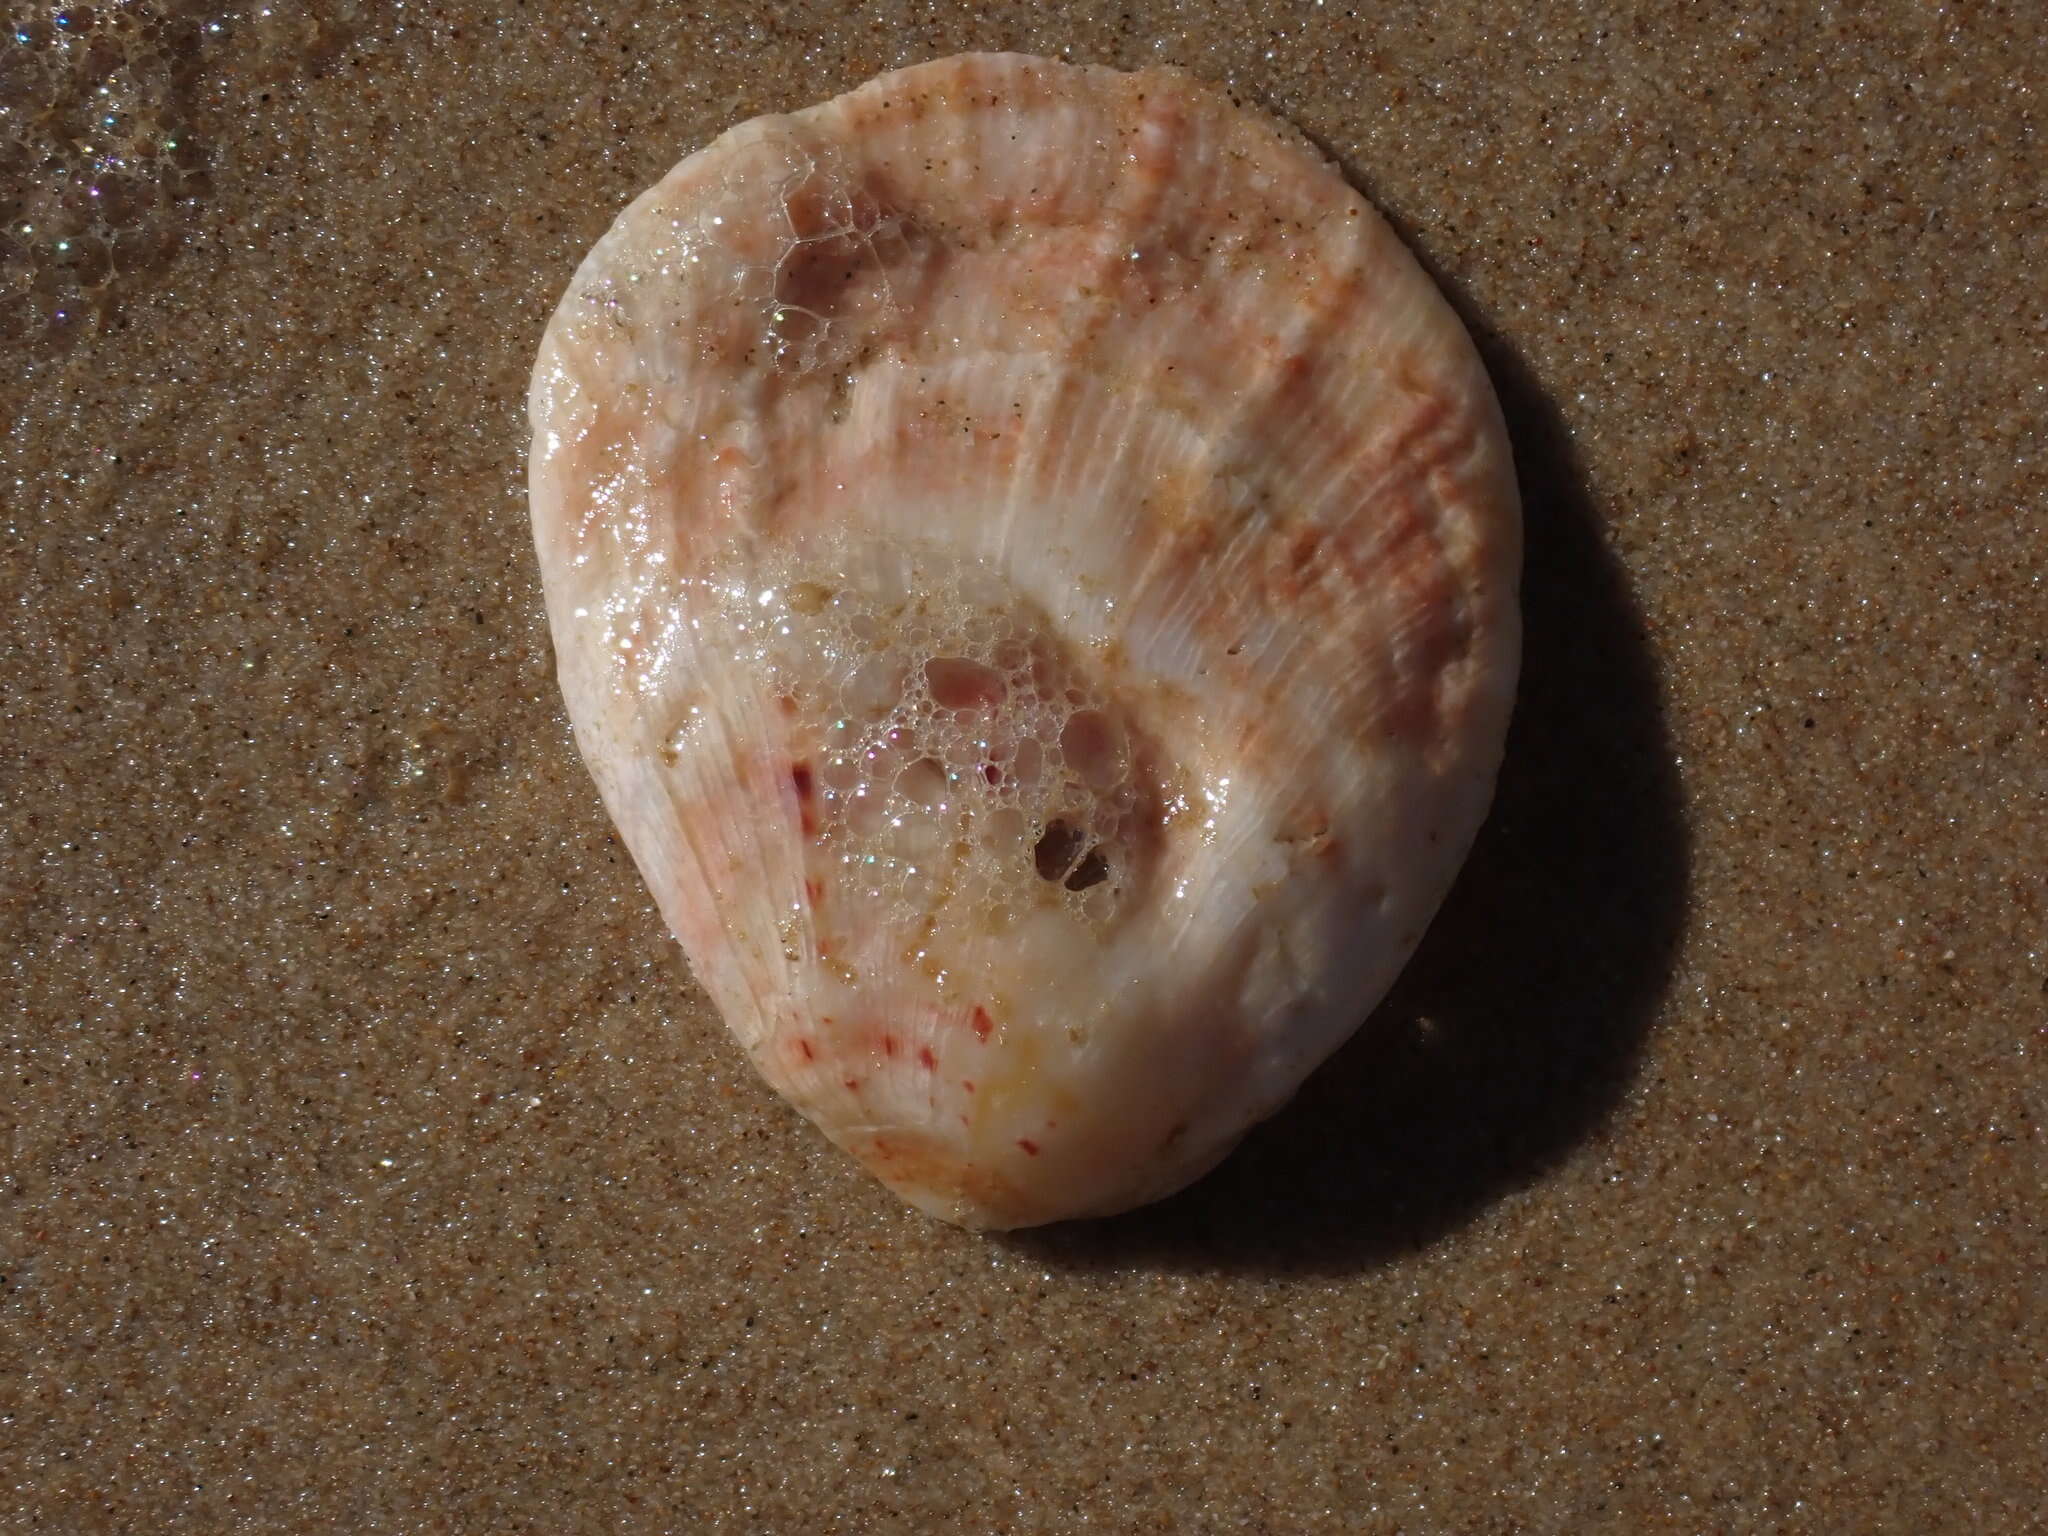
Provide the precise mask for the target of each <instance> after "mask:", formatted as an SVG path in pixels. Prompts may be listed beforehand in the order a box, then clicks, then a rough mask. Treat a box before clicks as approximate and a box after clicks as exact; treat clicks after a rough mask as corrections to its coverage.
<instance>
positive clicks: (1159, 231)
mask: <svg viewBox="0 0 2048 1536" xmlns="http://www.w3.org/2000/svg"><path fill="white" fill-rule="evenodd" d="M531 410H532V420H533V433H534V437H533V453H532V464H531V490H532V508H533V522H534V534H535V539H536V541H537V544H538V548H539V555H540V562H541V569H542V573H543V576H544V580H545V586H546V594H547V606H548V613H549V618H550V622H551V625H552V629H553V635H554V641H555V646H556V651H557V656H558V662H559V667H560V676H561V684H562V690H563V694H564V697H565V698H566V700H567V704H568V710H569V715H570V718H571V720H572V721H573V722H574V725H575V730H576V738H577V741H578V743H579V745H580V747H581V750H582V752H583V755H584V757H585V758H586V760H587V761H588V763H589V766H590V769H591V772H592V774H593V775H594V777H595V778H596V780H597V784H598V788H599V790H600V792H601V793H602V795H603V798H604V803H605V805H606V807H607V808H608V809H609V810H610V813H611V815H612V817H613V819H614V820H615V821H616V823H617V825H618V828H619V830H620V832H621V834H622V835H623V837H624V839H625V842H626V845H627V847H628V848H629V849H630V850H631V851H632V854H633V857H634V858H635V860H636V861H637V862H638V864H639V867H640V870H641V872H642V874H643V875H644V876H645V878H646V881H647V884H648V886H649V887H650V889H651V890H652V892H653V895H654V898H655V900H656V901H657V902H658V903H659V905H660V908H661V911H662V914H663V915H664V917H665V918H666V919H667V921H668V923H669V925H670V926H671V928H672V929H673V930H674V932H675V934H676V936H677V937H678V938H679V939H680V940H681V942H682V944H683V946H684V948H685V949H686V951H687V952H688V955H689V958H690V960H691V963H692V965H693V967H694V969H695V972H696V974H697V976H698V978H699V979H700V981H701V982H702V984H703V986H704V988H705V989H706V991H707V992H708V993H709V994H710V996H711V998H712V999H713V1001H714V1002H715V1003H716V1005H717V1007H718V1008H719V1010H720V1012H721V1013H722V1014H723V1015H724V1018H725V1020H726V1023H727V1024H728V1025H729V1026H730V1028H731V1030H732V1033H733V1034H734V1036H735V1037H737V1039H738V1040H739V1042H740V1044H741V1045H742V1046H743V1047H744V1048H745V1050H746V1051H747V1053H748V1055H749V1056H750V1057H751V1058H752V1060H753V1062H754V1064H755V1066H756V1067H757V1068H758V1069H759V1070H760V1072H761V1074H762V1076H763V1077H765V1078H766V1079H767V1080H768V1082H769V1083H771V1084H773V1085H774V1087H775V1088H776V1089H778V1090H779V1091H780V1092H781V1093H782V1095H783V1096H784V1097H785V1098H787V1099H788V1100H789V1101H790V1102H791V1103H792V1104H794V1105H795V1106H796V1107H797V1108H798V1109H800V1110H801V1111H802V1112H803V1113H804V1114H805V1115H806V1116H808V1117H809V1118H810V1119H811V1121H812V1122H813V1123H815V1124H816V1125H817V1126H818V1128H819V1129H820V1130H822V1131H823V1132H824V1133H825V1134H826V1135H827V1136H828V1137H830V1138H831V1139H832V1140H833V1141H834V1142H836V1143H838V1144H839V1145H840V1146H841V1147H843V1148H845V1149H846V1150H847V1151H848V1152H850V1153H851V1154H852V1155H853V1156H854V1157H856V1158H858V1159H859V1160H860V1161H861V1162H862V1163H864V1164H865V1165H866V1166H867V1167H868V1168H869V1169H871V1170H872V1171H873V1172H874V1173H875V1174H876V1175H877V1176H878V1177H879V1178H880V1179H881V1180H882V1181H883V1182H884V1183H886V1184H887V1185H888V1186H889V1187H890V1188H892V1189H894V1190H895V1191H897V1193H899V1194H900V1195H902V1196H903V1197H904V1198H905V1199H907V1200H909V1201H910V1202H911V1203H912V1204H914V1205H916V1206H918V1207H920V1208H922V1209H923V1210H925V1211H928V1212H930V1213H932V1214H933V1215H936V1216H939V1217H943V1218H944V1219H946V1220H948V1221H952V1222H957V1223H961V1224H963V1225H966V1226H971V1227H990V1228H993V1227H1014V1226H1022V1225H1029V1224H1032V1223H1038V1222H1045V1221H1051V1220H1056V1219H1060V1218H1065V1217H1073V1216H1088V1215H1101V1214H1107V1213H1110V1212H1114V1211H1118V1210H1122V1209H1125V1208H1127V1207H1130V1206H1133V1205H1136V1204H1139V1203H1142V1202H1144V1201H1148V1200H1152V1199H1155V1198H1157V1197H1159V1196H1161V1195H1164V1194H1167V1193H1169V1192H1171V1191H1173V1190H1175V1189H1178V1188H1180V1187H1181V1186H1183V1185H1185V1184H1186V1183H1188V1182H1189V1181H1191V1180H1192V1179H1194V1178H1196V1177H1198V1176H1199V1175H1200V1174H1202V1173H1203V1172H1204V1171H1206V1170H1207V1169H1208V1168H1210V1167H1211V1166H1212V1165H1214V1164H1215V1163H1216V1162H1217V1161H1218V1160H1219V1159H1221V1158H1222V1157H1223V1156H1224V1155H1225V1153H1227V1152H1228V1151H1229V1149H1230V1148H1231V1147H1232V1146H1233V1145H1234V1144H1235V1143H1236V1142H1237V1141H1238V1139H1239V1138H1240V1137H1241V1136H1242V1135H1243V1134H1244V1132H1245V1131H1246V1130H1247V1128H1249V1127H1250V1126H1251V1125H1253V1124H1254V1123H1256V1122H1257V1121H1258V1120H1260V1119H1261V1118H1262V1117H1264V1116H1266V1115H1267V1114H1269V1113H1271V1112H1272V1111H1273V1110H1274V1109H1275V1108H1277V1107H1278V1106H1279V1105H1281V1104H1282V1103H1283V1102H1284V1101H1285V1100H1286V1099H1287V1098H1288V1097H1289V1096H1290V1095H1291V1094H1292V1093H1293V1092H1294V1090H1295V1089H1296V1087H1297V1086H1298V1085H1299V1084H1300V1082H1301V1080H1302V1079H1303V1078H1304V1077H1305V1076H1306V1075H1307V1074H1308V1072H1309V1071H1310V1070H1311V1069H1312V1068H1313V1067H1314V1066H1315V1065H1316V1064H1317V1063H1318V1062H1320V1061H1321V1060H1322V1059H1323V1058H1324V1057H1325V1056H1327V1055H1328V1054H1329V1053H1330V1052H1331V1051H1332V1050H1333V1049H1335V1048H1336V1046H1337V1045H1338V1044H1339V1043H1341V1042H1342V1041H1343V1040H1344V1039H1345V1038H1346V1037H1347V1036H1348V1035H1349V1034H1350V1033H1351V1032H1352V1031H1353V1030H1354V1029H1355V1028H1356V1027H1357V1026H1358V1024H1359V1022H1360V1021H1361V1020H1362V1019H1363V1018H1364V1017H1365V1016H1366V1014H1367V1013H1368V1012H1369V1010H1370V1009H1371V1007H1372V1006H1373V1005H1374V1003H1375V1002H1377V1000H1378V999H1379V998H1380V997H1381V995H1382V994H1383V993H1384V991H1385V990H1386V988H1387V987H1388V986H1389V985H1390V983H1391V982H1392V980H1393V978H1394V976H1395V974H1396V972H1397V971H1398V970H1399V969H1400V967H1401V966H1402V964H1403V963H1404V962H1405V960H1406V958H1407V957H1408V955H1409V953H1410V952H1411V950H1412V949H1413V947H1414V946H1415V944H1416V942H1417V940H1418V939H1419V938H1420V936H1421V933H1422V930H1423V928H1424V926H1425V925H1426V924H1427V922H1428V921H1429V919H1430V916H1431V915H1432V913H1433V912H1434V910H1435V908H1436V906H1437V904H1438V902H1439V901H1440V900H1441V898H1442V896H1443V894H1444V892H1445V890H1446V888H1447V887H1448V885H1449V883H1450V881H1451V878H1452V876H1453V874H1454V873H1455V871H1456V869H1457V866H1458V865H1459V863H1460V862H1461V860H1462V859H1463V857H1464V853H1465V850H1466V848H1467V847H1468V846H1469V844H1470V841H1471V838H1472V836H1473V834H1474V832H1475V831H1476V829H1477V826H1478V823H1479V821H1480V819H1481V818H1482V816H1483V814H1484V812H1485V808H1486V805H1487V802H1488V799H1489V797H1490V795H1491V792H1492V782H1493V777H1494V774H1495V770H1496V768H1497V765H1498V761H1499V757H1500V752H1501V746H1502V738H1503V735H1504V732H1505V727H1506V720H1507V716H1508V712H1509V706H1510V701H1511V698H1512V695H1513V691H1514V683H1515V670H1516V665H1517V653H1518V645H1519V630H1518V617H1517V610H1516V598H1515V583H1516V578H1517V573H1518V569H1519V559H1520V537H1521V535H1520V521H1519V509H1518V504H1517V500H1516V493H1515V486H1514V480H1513V472H1512V468H1511V465H1510V460H1509V454H1508V449H1507V445H1506V440H1505V436H1504V433H1503V430H1502V425H1501V420H1500V414H1499V409H1498V406H1497V404H1496V402H1495V399H1494V397H1493V394H1492V391H1491V389H1490V387H1489V385H1488V383H1487V380H1486V377H1485V374H1484V372H1483V370H1482V368H1481V365H1480V363H1479V361H1478V359H1477V356H1476V354H1475V353H1474V351H1473V348H1472V346H1471V344H1470V341H1469V339H1468V338H1467V337H1466V335H1465V333H1464V331H1463V330H1462V328H1461V327H1460V325H1459V323H1458V321H1457V319H1456V317H1455V316H1454V315H1453V313H1452V311H1451V310H1450V308H1449V307H1448V305H1447V304H1446V303H1445V302H1444V300H1443V299H1442V297H1441V296H1440V295H1439V294H1438V293H1437V292H1436V290H1435V289H1434V287H1433V286H1432V285H1431V283H1430V281H1429V280H1428V278H1427V277H1426V276H1425V275H1424V274H1423V272H1422V271H1421V270H1420V268H1418V267H1417V265H1416V264H1415V262H1414V261H1413V260H1412V259H1411V257H1410V256H1409V255H1408V254H1407V252H1406V251H1405V250H1404V249H1403V248H1402V247H1401V245H1400V244H1399V242H1398V241H1397V240H1396V239H1395V237H1394V236H1393V234H1392V233H1391V232H1390V231H1389V230H1388V228H1387V227H1386V225H1385V224H1384V223H1383V222H1382V221H1381V219H1380V218H1379V217H1378V216H1377V215H1375V213H1374V212H1373V211H1372V210H1371V208H1370V207H1369V206H1368V205H1367V204H1366V203H1365V202H1364V201H1363V200H1362V199H1361V198H1360V197H1359V196H1358V195H1357V194H1356V193H1355V192H1353V191H1352V190H1351V189H1350V188H1349V187H1348V186H1347V185H1346V184H1345V182H1344V181H1343V179H1342V178H1341V177H1340V176H1339V175H1338V174H1337V173H1336V172H1335V171H1334V170H1333V169H1332V168H1330V167H1329V166H1328V165H1327V164H1326V163H1325V162H1324V161H1323V160H1322V158H1321V157H1320V156H1319V155H1317V154H1316V153H1315V152H1314V151H1313V150H1312V149H1310V148H1309V147H1307V146H1306V145H1305V144H1304V143H1303V142H1302V141H1301V140H1300V139H1298V138H1297V137H1295V136H1294V135H1292V134H1291V133H1289V132H1286V131H1284V130H1282V129H1281V128H1279V127H1276V126H1275V125H1274V124H1272V123H1270V122H1267V121H1265V120H1263V119H1261V118H1259V117H1256V116H1254V115H1252V114H1250V113H1248V112H1245V111H1243V110H1240V109H1239V108H1237V107H1235V106H1234V105H1232V103H1231V102H1230V101H1229V100H1228V99H1227V98H1226V97H1225V96H1224V95H1223V94H1221V93H1220V92H1219V91H1217V90H1215V89H1213V88H1211V87H1209V86H1206V85H1203V84H1200V83H1198V82H1196V81H1194V80H1192V79H1189V78H1187V77H1186V76H1183V75H1181V74H1178V73H1174V72H1162V71H1148V72H1145V73H1140V74H1122V73H1117V72H1115V71H1111V70H1107V69H1098V68H1077V67H1071V66H1067V65H1063V64H1058V63H1053V62H1050V61H1047V60H1043V59H1035V58H1029V57H1022V56H1014V55H975V56H966V57H961V58H954V59H947V60H942V61H940V62H936V63H931V64H925V65H921V66H918V67H916V68H911V69H906V70H902V71H899V72H897V73H894V74H890V75H885V76H883V77H881V78H880V79H877V80H875V81H872V82H870V83H869V84H867V85H865V86H862V87H861V88H860V89H858V90H855V91H853V92H851V93H850V94H848V95H845V96H842V97H839V98H838V99H836V100H834V101H830V102H827V103H825V104H824V105H822V106H819V107H816V108H813V109H811V110H809V111H804V112H799V113H796V114H794V115H791V116H776V117H764V118H759V119H756V120H755V121H752V122H748V123H744V124H742V125H740V126H739V127H737V128H734V129H732V130H731V131H730V132H728V133H726V134H725V135H724V136H722V137H721V138H719V139H718V140H717V141H716V142H715V143H713V144H712V145H711V146H710V147H709V148H707V149H704V150H703V151H701V152H700V153H697V154H694V155H692V156H690V157H689V158H687V159H685V160H684V161H683V162H682V163H681V164H680V165H678V166H677V167H676V168H675V169H674V170H673V171H672V172H670V174H669V175H668V176H667V177H666V178H664V179H663V180H662V181H661V182H660V183H659V184H658V185H657V186H655V187H654V188H652V189H651V190H650V191H648V192H646V193H645V194H643V195H642V196H641V197H640V198H639V199H637V200H636V201H635V202H634V203H633V204H632V205H631V207H629V208H628V209H627V210H626V212H625V213H624V215H623V216H622V217H621V218H620V219H619V220H618V222H617V223H616V224H615V225H614V226H613V227H612V229H611V230H610V232H609V233H607V234H606V235H605V236H604V237H603V238H602V239H601V240H600V241H599V242H598V244H597V245H596V247H595V248H594V249H593V250H592V251H591V253H590V254H589V256H588V257H587V259H586V260H585V261H584V262H583V264H582V266H581V268H580V269H579V270H578V272H577V274H576V276H575V279H574V281H573V282H572V283H571V285H570V287H569V289H568V292H567V295H566V296H565V297H564V299H563V300H562V302H561V305H560V308H559V309H558V310H557V311H556V313H555V315H554V318H553V321H552V323H551V324H550V325H549V326H548V329H547V333H546V337H545V339H544V341H543V342H542V345H541V349H540V356H539V360H538V362H537V364H536V366H535V369H534V375H533V385H532V396H531Z"/></svg>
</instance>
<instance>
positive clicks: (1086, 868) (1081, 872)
mask: <svg viewBox="0 0 2048 1536" xmlns="http://www.w3.org/2000/svg"><path fill="white" fill-rule="evenodd" d="M1108 878H1109V860H1107V859H1105V858H1104V857H1103V856H1102V850H1101V849H1100V848H1090V849H1089V850H1088V854H1087V857H1086V858H1084V859H1082V860H1081V862H1080V863H1078V864H1076V865H1075V866H1074V872H1073V873H1072V874H1071V875H1069V876H1067V889H1068V890H1070V891H1085V890H1087V889H1088V887H1089V886H1091V885H1100V884H1102V882H1103V881H1105V880H1107V879H1108Z"/></svg>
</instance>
